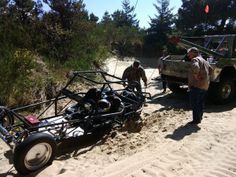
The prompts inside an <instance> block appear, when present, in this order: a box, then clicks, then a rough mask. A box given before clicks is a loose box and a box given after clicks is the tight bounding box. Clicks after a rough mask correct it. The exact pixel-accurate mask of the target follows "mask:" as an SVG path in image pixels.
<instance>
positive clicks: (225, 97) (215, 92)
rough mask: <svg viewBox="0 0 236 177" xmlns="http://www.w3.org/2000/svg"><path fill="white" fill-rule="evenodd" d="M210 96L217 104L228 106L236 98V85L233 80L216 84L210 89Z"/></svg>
mask: <svg viewBox="0 0 236 177" xmlns="http://www.w3.org/2000/svg"><path fill="white" fill-rule="evenodd" d="M209 96H210V98H211V99H212V100H213V101H214V102H215V103H216V104H226V103H228V102H230V101H231V100H232V99H233V98H234V96H235V83H234V82H233V81H231V80H223V81H221V82H220V83H214V84H213V85H211V86H210V88H209Z"/></svg>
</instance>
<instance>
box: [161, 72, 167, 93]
mask: <svg viewBox="0 0 236 177" xmlns="http://www.w3.org/2000/svg"><path fill="white" fill-rule="evenodd" d="M161 79H162V87H163V90H164V91H166V85H167V82H166V76H165V75H163V74H161Z"/></svg>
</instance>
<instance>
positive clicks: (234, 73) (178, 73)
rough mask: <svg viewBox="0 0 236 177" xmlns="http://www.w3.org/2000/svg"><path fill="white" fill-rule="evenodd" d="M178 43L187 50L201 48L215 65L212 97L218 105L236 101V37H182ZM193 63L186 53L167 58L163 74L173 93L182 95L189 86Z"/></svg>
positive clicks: (233, 35)
mask: <svg viewBox="0 0 236 177" xmlns="http://www.w3.org/2000/svg"><path fill="white" fill-rule="evenodd" d="M177 44H178V45H179V46H181V47H183V48H185V49H188V48H190V47H197V48H198V49H199V51H200V53H201V55H202V56H203V58H204V59H206V60H207V61H208V62H209V63H210V64H211V66H212V68H213V73H212V74H211V79H210V87H209V90H208V96H209V97H210V99H212V100H213V101H214V103H216V104H225V103H228V102H229V101H231V100H232V99H234V98H235V91H236V90H235V89H236V34H231V35H206V36H203V37H182V38H179V39H178V42H177ZM190 64H191V62H190V61H189V60H188V58H187V56H186V54H185V55H184V54H183V55H168V56H167V57H165V58H164V59H163V70H162V74H163V75H164V76H165V78H166V81H167V83H168V87H169V89H170V90H171V91H172V92H174V93H179V92H180V91H182V90H183V88H184V86H186V85H187V80H188V72H189V68H190ZM185 88H186V87H185Z"/></svg>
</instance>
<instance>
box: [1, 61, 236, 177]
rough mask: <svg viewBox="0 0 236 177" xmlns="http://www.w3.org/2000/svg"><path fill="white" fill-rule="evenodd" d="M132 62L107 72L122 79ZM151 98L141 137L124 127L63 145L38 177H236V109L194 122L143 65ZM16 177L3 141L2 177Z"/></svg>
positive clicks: (212, 109) (182, 99)
mask: <svg viewBox="0 0 236 177" xmlns="http://www.w3.org/2000/svg"><path fill="white" fill-rule="evenodd" d="M130 63H132V60H131V59H127V60H123V61H118V60H116V59H115V58H112V59H110V60H109V61H108V62H107V67H106V69H107V71H108V72H110V73H111V74H115V75H117V76H121V74H122V71H123V70H124V68H125V67H127V66H128V65H129V64H130ZM142 65H143V66H144V68H145V70H146V73H147V77H148V82H149V84H148V88H147V89H146V91H147V92H150V93H151V94H152V100H148V102H147V105H146V106H145V107H144V110H143V112H142V119H143V127H142V129H141V130H140V131H135V130H132V129H129V127H124V128H123V129H121V130H114V131H112V132H110V133H109V134H106V135H104V136H101V137H98V138H94V137H93V138H91V139H90V138H86V139H83V138H78V139H71V140H67V141H66V142H63V143H62V144H60V146H59V147H60V149H59V152H58V155H57V157H56V159H55V160H54V161H53V164H52V165H51V166H48V167H46V168H44V169H42V170H39V171H37V172H35V173H32V174H31V175H28V176H32V177H33V176H37V177H51V176H58V177H69V176H71V177H149V176H150V177H179V176H181V177H190V176H191V177H236V103H235V102H233V103H230V104H227V105H223V106H222V105H221V106H220V105H214V104H212V103H210V102H208V103H207V105H206V110H205V113H204V118H203V121H202V123H201V124H199V125H189V124H187V123H188V122H189V121H191V120H192V119H191V110H189V104H188V96H187V94H183V95H174V94H173V93H172V92H171V91H169V90H167V93H165V94H162V90H161V84H160V83H159V82H157V81H153V80H151V78H154V77H156V76H158V71H157V70H156V69H155V67H156V60H151V59H146V60H144V59H143V60H142ZM5 176H8V177H12V176H14V177H17V176H20V175H18V174H17V172H16V170H15V169H14V166H13V164H12V152H11V150H10V148H9V147H8V146H7V145H6V144H5V143H4V142H3V141H2V140H0V177H5Z"/></svg>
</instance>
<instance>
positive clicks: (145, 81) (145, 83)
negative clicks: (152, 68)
mask: <svg viewBox="0 0 236 177" xmlns="http://www.w3.org/2000/svg"><path fill="white" fill-rule="evenodd" d="M141 78H142V80H143V82H144V86H145V87H147V77H146V73H145V70H144V69H143V68H142V69H141Z"/></svg>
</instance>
